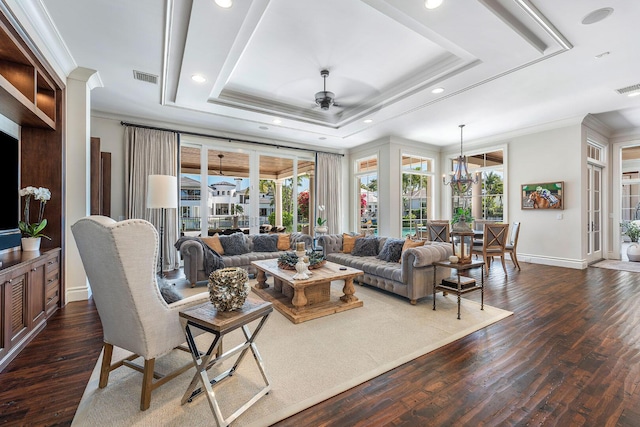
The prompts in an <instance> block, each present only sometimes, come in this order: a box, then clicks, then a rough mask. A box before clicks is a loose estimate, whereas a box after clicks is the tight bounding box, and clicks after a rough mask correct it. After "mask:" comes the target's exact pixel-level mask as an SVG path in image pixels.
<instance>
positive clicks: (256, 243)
mask: <svg viewBox="0 0 640 427" xmlns="http://www.w3.org/2000/svg"><path fill="white" fill-rule="evenodd" d="M253 251H254V252H278V235H277V234H256V235H255V236H253Z"/></svg>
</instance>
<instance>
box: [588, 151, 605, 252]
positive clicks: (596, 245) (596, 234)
mask: <svg viewBox="0 0 640 427" xmlns="http://www.w3.org/2000/svg"><path fill="white" fill-rule="evenodd" d="M602 240H603V239H602V167H601V166H598V165H594V164H591V163H589V164H587V262H588V263H592V262H594V261H598V260H600V259H602Z"/></svg>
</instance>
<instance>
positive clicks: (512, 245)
mask: <svg viewBox="0 0 640 427" xmlns="http://www.w3.org/2000/svg"><path fill="white" fill-rule="evenodd" d="M519 235H520V223H519V222H514V223H513V225H512V226H511V233H510V234H509V240H508V241H507V244H506V245H505V247H504V251H505V252H506V253H508V254H509V257H510V258H511V261H512V262H513V265H514V266H515V267H517V268H518V270H520V263H519V262H518V256H517V255H516V248H517V247H518V236H519Z"/></svg>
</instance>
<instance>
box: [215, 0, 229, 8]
mask: <svg viewBox="0 0 640 427" xmlns="http://www.w3.org/2000/svg"><path fill="white" fill-rule="evenodd" d="M215 1H216V4H217V5H218V6H220V7H221V8H223V9H229V8H230V7H231V6H233V0H215Z"/></svg>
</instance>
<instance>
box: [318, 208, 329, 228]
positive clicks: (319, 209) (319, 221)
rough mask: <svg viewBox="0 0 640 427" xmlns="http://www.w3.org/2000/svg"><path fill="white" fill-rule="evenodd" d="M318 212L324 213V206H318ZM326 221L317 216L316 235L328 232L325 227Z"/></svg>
mask: <svg viewBox="0 0 640 427" xmlns="http://www.w3.org/2000/svg"><path fill="white" fill-rule="evenodd" d="M318 211H320V212H322V211H324V205H320V206H318ZM326 224H327V220H326V219H323V218H322V217H321V216H320V215H319V214H318V218H317V219H316V227H315V230H316V233H318V234H325V233H327V231H329V227H327V225H326Z"/></svg>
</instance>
